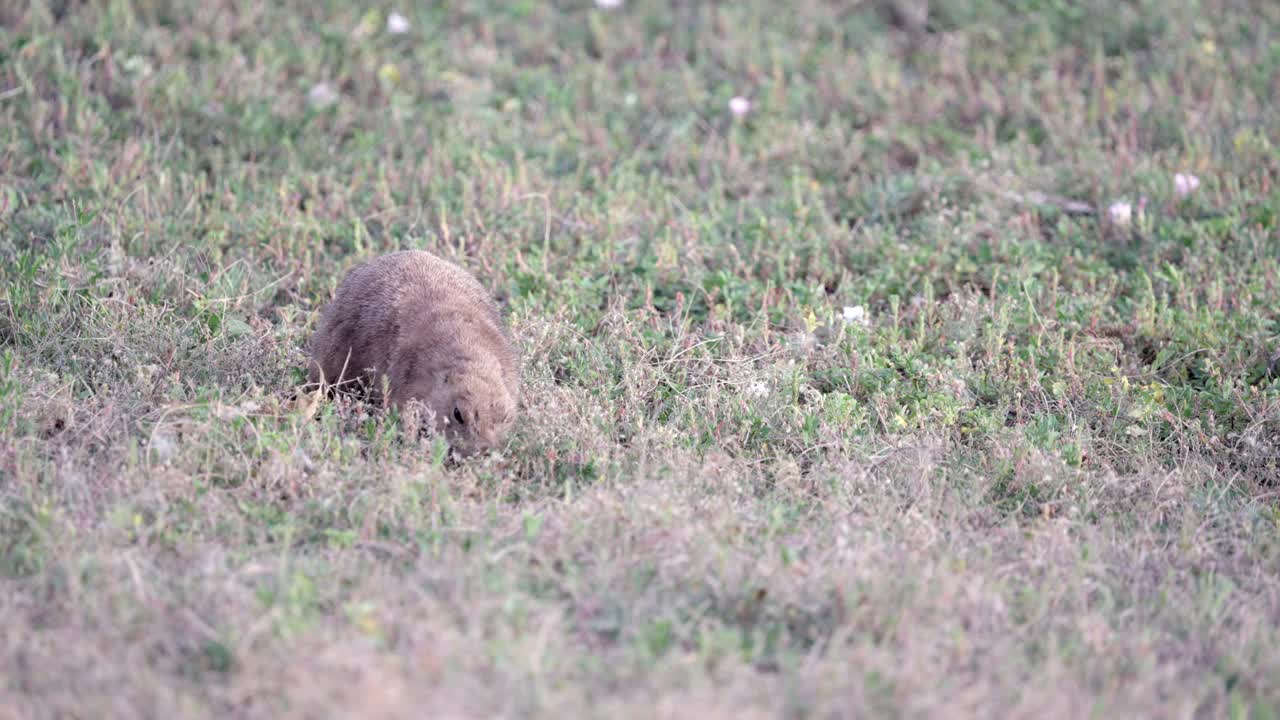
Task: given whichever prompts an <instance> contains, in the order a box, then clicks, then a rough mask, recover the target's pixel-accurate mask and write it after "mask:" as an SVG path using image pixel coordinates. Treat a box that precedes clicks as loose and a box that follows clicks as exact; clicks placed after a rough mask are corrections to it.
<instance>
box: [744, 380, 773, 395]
mask: <svg viewBox="0 0 1280 720" xmlns="http://www.w3.org/2000/svg"><path fill="white" fill-rule="evenodd" d="M768 394H769V386H768V385H765V384H764V383H762V382H754V383H751V385H749V386H748V387H747V397H751V398H762V397H764V396H765V395H768Z"/></svg>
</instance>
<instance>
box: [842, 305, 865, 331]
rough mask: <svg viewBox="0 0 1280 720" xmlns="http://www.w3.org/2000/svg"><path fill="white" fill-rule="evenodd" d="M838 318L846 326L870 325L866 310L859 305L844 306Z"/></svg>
mask: <svg viewBox="0 0 1280 720" xmlns="http://www.w3.org/2000/svg"><path fill="white" fill-rule="evenodd" d="M840 317H841V319H843V320H844V321H845V323H846V324H850V325H862V326H863V327H866V326H868V325H870V324H871V317H870V316H868V315H867V309H866V308H864V307H862V306H861V305H845V306H844V311H843V312H842V313H841V314H840Z"/></svg>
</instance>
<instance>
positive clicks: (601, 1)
mask: <svg viewBox="0 0 1280 720" xmlns="http://www.w3.org/2000/svg"><path fill="white" fill-rule="evenodd" d="M596 7H598V8H600V9H601V10H612V9H614V8H618V7H622V0H596Z"/></svg>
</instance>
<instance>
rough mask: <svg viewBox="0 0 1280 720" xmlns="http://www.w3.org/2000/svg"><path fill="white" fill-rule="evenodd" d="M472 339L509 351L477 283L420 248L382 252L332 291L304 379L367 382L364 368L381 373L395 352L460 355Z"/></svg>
mask: <svg viewBox="0 0 1280 720" xmlns="http://www.w3.org/2000/svg"><path fill="white" fill-rule="evenodd" d="M477 334H479V335H481V336H482V337H484V338H486V339H487V340H488V342H487V343H486V344H488V345H493V344H494V341H495V340H497V341H498V342H497V344H498V345H501V346H503V347H498V348H494V350H495V351H496V352H497V353H498V354H499V355H500V356H503V355H504V354H509V351H508V350H507V348H506V347H505V342H506V331H505V329H504V328H503V325H502V320H501V315H500V313H499V311H498V306H497V304H496V303H494V301H493V298H492V297H490V296H489V293H488V292H487V291H486V290H485V289H484V287H483V286H482V285H481V284H480V283H479V281H477V280H476V279H475V278H474V277H472V276H471V274H470V273H468V272H467V271H466V270H464V269H462V268H461V267H458V266H457V265H454V264H453V263H451V262H448V261H446V260H444V259H442V258H440V257H437V256H435V255H433V254H431V253H428V252H425V251H421V250H403V251H400V252H393V253H389V254H387V255H382V256H380V257H377V258H374V259H373V260H370V261H369V262H367V263H365V264H364V265H361V266H359V267H357V268H355V269H353V270H352V271H351V272H350V273H348V274H347V276H346V278H344V279H343V281H342V283H341V284H340V285H339V286H338V291H337V293H336V294H335V296H334V298H333V301H332V302H330V303H329V305H328V306H327V307H326V308H325V309H324V312H323V314H322V315H321V318H320V324H319V326H318V327H317V329H316V335H315V339H314V340H313V343H312V350H311V352H312V356H313V359H314V362H313V363H312V365H311V379H312V381H313V382H316V381H318V380H319V379H320V377H319V376H320V373H323V376H324V379H325V380H326V381H328V382H336V381H337V380H338V379H339V376H341V378H342V379H343V380H349V379H353V378H356V377H357V376H361V375H364V376H366V379H368V380H373V379H375V377H374V376H375V375H376V374H377V373H365V372H364V371H365V370H366V369H368V368H375V369H376V370H377V371H378V372H387V371H388V370H389V369H390V368H391V366H392V364H393V362H394V360H395V357H394V356H395V354H396V353H397V351H398V349H399V348H400V347H403V346H406V345H408V344H414V345H416V346H418V347H420V348H421V347H422V346H424V344H425V346H426V347H429V348H431V349H432V351H433V352H434V353H437V354H443V355H449V354H456V353H465V352H466V351H467V350H468V346H470V345H471V344H473V341H474V340H475V338H474V337H472V336H473V335H477ZM495 335H496V336H497V337H494V336H495ZM499 338H500V340H499ZM424 341H425V343H424ZM500 359H501V360H502V364H503V365H504V366H507V365H509V364H510V363H509V360H508V358H506V357H500Z"/></svg>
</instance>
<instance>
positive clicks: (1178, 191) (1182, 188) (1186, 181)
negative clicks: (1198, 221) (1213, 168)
mask: <svg viewBox="0 0 1280 720" xmlns="http://www.w3.org/2000/svg"><path fill="white" fill-rule="evenodd" d="M1199 187H1200V178H1198V177H1196V176H1195V175H1192V174H1191V173H1174V175H1173V193H1174V194H1175V195H1177V196H1178V197H1179V198H1185V197H1187V196H1188V195H1190V194H1191V193H1193V192H1195V191H1196V190H1197V189H1198V188H1199ZM1107 217H1108V218H1109V219H1110V220H1111V222H1112V224H1115V225H1120V226H1124V225H1128V224H1129V223H1130V222H1132V221H1133V206H1132V205H1130V204H1129V203H1128V202H1126V201H1124V200H1117V201H1116V202H1113V203H1111V205H1109V206H1108V207H1107Z"/></svg>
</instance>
